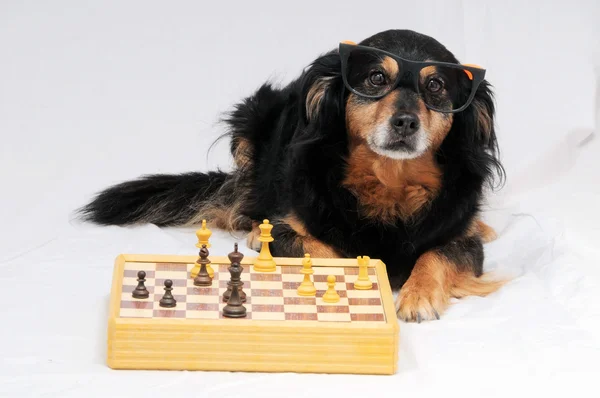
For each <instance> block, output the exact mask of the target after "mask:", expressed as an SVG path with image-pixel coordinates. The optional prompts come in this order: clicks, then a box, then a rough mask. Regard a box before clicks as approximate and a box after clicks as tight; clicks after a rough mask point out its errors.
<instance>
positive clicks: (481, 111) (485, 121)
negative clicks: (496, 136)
mask: <svg viewBox="0 0 600 398" xmlns="http://www.w3.org/2000/svg"><path fill="white" fill-rule="evenodd" d="M471 106H473V107H474V108H475V112H476V113H477V130H478V131H480V132H482V133H483V135H484V137H485V138H488V139H489V137H490V135H491V134H492V127H493V126H492V125H493V122H492V117H491V115H490V114H489V112H488V111H487V109H486V108H485V106H484V105H483V104H482V103H480V102H479V101H475V100H474V101H473V102H471Z"/></svg>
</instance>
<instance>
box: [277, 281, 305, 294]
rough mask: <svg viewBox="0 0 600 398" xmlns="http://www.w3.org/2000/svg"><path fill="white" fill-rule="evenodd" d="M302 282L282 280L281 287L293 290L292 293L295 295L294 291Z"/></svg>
mask: <svg viewBox="0 0 600 398" xmlns="http://www.w3.org/2000/svg"><path fill="white" fill-rule="evenodd" d="M301 283H302V282H300V281H298V282H282V284H281V288H282V289H283V290H284V292H285V291H293V292H294V294H296V296H297V295H298V294H297V293H295V292H296V290H297V289H298V286H300V284H301Z"/></svg>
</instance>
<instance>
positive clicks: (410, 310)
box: [396, 278, 449, 323]
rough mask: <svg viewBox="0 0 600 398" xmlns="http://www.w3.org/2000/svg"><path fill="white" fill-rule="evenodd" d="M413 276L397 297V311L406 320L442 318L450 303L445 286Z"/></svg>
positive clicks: (418, 320) (400, 317)
mask: <svg viewBox="0 0 600 398" xmlns="http://www.w3.org/2000/svg"><path fill="white" fill-rule="evenodd" d="M423 282H424V281H418V282H417V283H415V281H414V280H411V278H409V279H408V281H406V283H405V284H404V286H403V287H402V289H400V293H398V298H397V299H396V313H397V315H398V318H399V319H402V320H404V321H406V322H415V321H416V322H418V323H421V321H424V320H434V319H440V314H441V313H443V312H444V310H445V309H446V307H447V305H448V301H449V298H448V296H447V294H445V292H444V289H443V287H442V286H441V285H440V284H439V283H437V282H435V281H433V280H431V281H427V283H423Z"/></svg>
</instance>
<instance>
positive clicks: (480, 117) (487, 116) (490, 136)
mask: <svg viewBox="0 0 600 398" xmlns="http://www.w3.org/2000/svg"><path fill="white" fill-rule="evenodd" d="M467 109H469V111H467V115H468V116H470V119H471V120H470V122H471V123H472V124H473V129H472V130H471V131H473V132H474V133H475V137H474V138H475V139H476V140H478V141H479V142H480V143H481V144H482V145H484V146H485V147H486V148H487V149H490V150H492V151H494V152H495V151H496V150H497V141H496V126H495V116H496V108H495V105H494V94H493V92H492V89H491V86H490V84H489V83H488V82H487V81H485V80H484V81H483V82H481V84H480V85H479V87H478V88H477V91H476V93H475V97H474V98H473V102H472V103H471V106H470V107H469V108H467Z"/></svg>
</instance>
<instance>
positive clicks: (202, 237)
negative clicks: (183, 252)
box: [190, 220, 215, 279]
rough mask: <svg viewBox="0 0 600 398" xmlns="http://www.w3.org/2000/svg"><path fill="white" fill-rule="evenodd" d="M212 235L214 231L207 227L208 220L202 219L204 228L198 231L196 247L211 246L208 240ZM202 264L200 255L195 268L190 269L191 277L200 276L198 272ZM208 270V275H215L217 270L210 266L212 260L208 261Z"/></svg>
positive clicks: (212, 276)
mask: <svg viewBox="0 0 600 398" xmlns="http://www.w3.org/2000/svg"><path fill="white" fill-rule="evenodd" d="M211 235H212V231H211V230H210V229H208V228H207V227H206V220H202V228H200V229H199V230H197V231H196V236H197V237H198V243H196V247H197V248H198V249H201V248H202V247H203V246H206V248H209V247H210V243H209V242H208V239H209V238H210V236H211ZM200 266H201V264H200V257H198V260H196V264H195V265H194V268H192V270H191V271H190V278H192V279H194V278H195V277H196V276H198V272H200ZM206 270H207V271H208V275H209V276H210V277H211V278H214V277H215V271H214V270H213V269H212V267H211V266H210V261H209V262H208V264H206Z"/></svg>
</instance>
